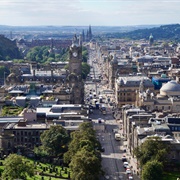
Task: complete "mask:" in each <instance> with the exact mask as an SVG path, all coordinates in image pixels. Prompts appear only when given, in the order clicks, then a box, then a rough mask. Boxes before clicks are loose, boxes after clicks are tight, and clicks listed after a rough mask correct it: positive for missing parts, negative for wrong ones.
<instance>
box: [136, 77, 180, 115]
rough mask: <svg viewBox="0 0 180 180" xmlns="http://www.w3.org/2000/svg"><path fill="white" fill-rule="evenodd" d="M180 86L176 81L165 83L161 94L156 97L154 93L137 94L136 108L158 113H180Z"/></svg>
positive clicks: (142, 92)
mask: <svg viewBox="0 0 180 180" xmlns="http://www.w3.org/2000/svg"><path fill="white" fill-rule="evenodd" d="M179 97H180V84H179V83H177V82H176V81H175V80H171V81H169V82H167V83H165V84H164V85H163V86H162V87H161V89H160V93H159V94H157V95H155V94H154V93H153V91H151V90H149V89H148V90H146V91H141V92H137V98H136V99H137V101H136V106H139V107H143V108H144V109H146V111H151V112H152V111H158V112H164V113H165V112H166V113H179V110H180V98H179Z"/></svg>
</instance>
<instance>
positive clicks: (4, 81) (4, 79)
mask: <svg viewBox="0 0 180 180" xmlns="http://www.w3.org/2000/svg"><path fill="white" fill-rule="evenodd" d="M5 74H6V72H5V71H4V86H6V77H5Z"/></svg>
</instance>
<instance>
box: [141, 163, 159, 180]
mask: <svg viewBox="0 0 180 180" xmlns="http://www.w3.org/2000/svg"><path fill="white" fill-rule="evenodd" d="M162 179H163V165H162V163H160V162H158V161H156V160H154V161H149V162H147V163H146V164H145V165H144V167H143V170H142V180H162Z"/></svg>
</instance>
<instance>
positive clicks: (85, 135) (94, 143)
mask: <svg viewBox="0 0 180 180" xmlns="http://www.w3.org/2000/svg"><path fill="white" fill-rule="evenodd" d="M100 147H101V145H100V143H99V141H98V140H97V139H96V134H95V131H94V130H93V127H92V124H91V123H90V122H84V123H82V124H81V125H80V127H79V130H78V131H75V132H72V133H71V142H70V144H69V146H68V151H67V152H66V153H65V154H64V162H65V163H67V164H69V165H70V168H71V171H72V179H74V180H79V179H81V180H86V179H87V180H88V179H89V180H93V179H96V180H97V179H98V176H99V175H100V174H101V173H102V171H101V155H100V152H99V150H98V149H100ZM82 162H83V163H82Z"/></svg>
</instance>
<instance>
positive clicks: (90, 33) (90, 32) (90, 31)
mask: <svg viewBox="0 0 180 180" xmlns="http://www.w3.org/2000/svg"><path fill="white" fill-rule="evenodd" d="M91 39H92V30H91V25H89V40H91Z"/></svg>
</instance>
